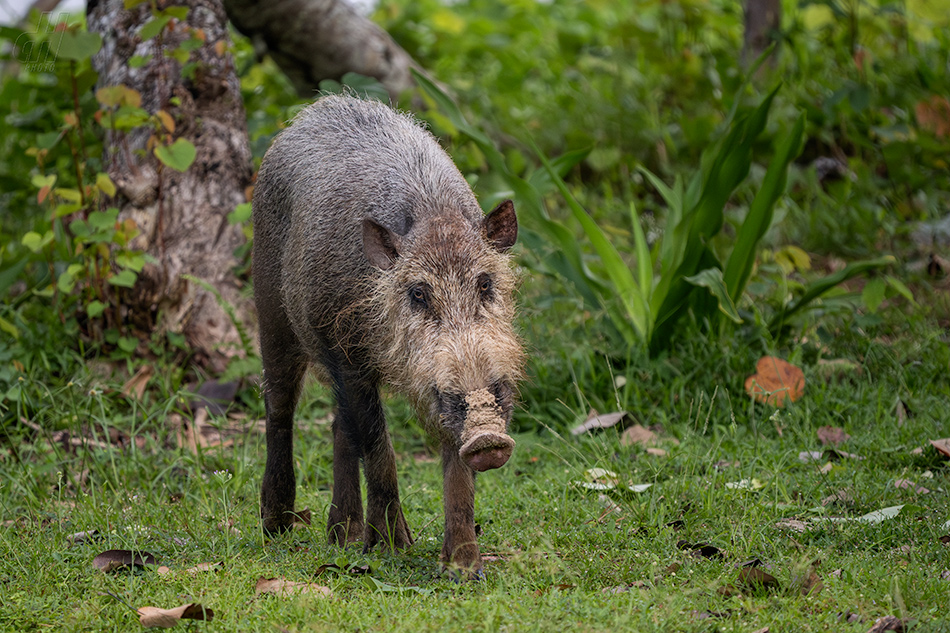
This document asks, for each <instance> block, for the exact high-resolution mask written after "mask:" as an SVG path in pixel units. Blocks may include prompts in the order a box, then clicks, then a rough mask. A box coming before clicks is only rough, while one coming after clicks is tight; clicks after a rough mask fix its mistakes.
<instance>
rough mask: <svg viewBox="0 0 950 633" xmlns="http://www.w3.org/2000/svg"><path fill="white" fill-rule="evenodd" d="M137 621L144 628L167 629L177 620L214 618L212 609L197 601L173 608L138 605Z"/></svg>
mask: <svg viewBox="0 0 950 633" xmlns="http://www.w3.org/2000/svg"><path fill="white" fill-rule="evenodd" d="M136 611H137V612H138V614H139V622H140V623H141V624H142V626H144V627H146V628H163V629H169V628H171V627H173V626H175V625H176V624H178V622H179V620H205V621H206V622H210V621H211V620H212V619H213V618H214V611H212V610H211V609H208V608H206V607H203V606H201V605H200V604H198V603H197V602H191V603H188V604H183V605H181V606H180V607H175V608H174V609H159V608H158V607H139V608H138V609H136Z"/></svg>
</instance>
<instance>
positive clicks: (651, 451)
mask: <svg viewBox="0 0 950 633" xmlns="http://www.w3.org/2000/svg"><path fill="white" fill-rule="evenodd" d="M647 455H653V456H654V457H666V451H664V450H663V449H662V448H652V447H651V448H648V449H647Z"/></svg>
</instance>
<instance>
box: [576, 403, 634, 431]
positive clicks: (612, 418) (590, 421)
mask: <svg viewBox="0 0 950 633" xmlns="http://www.w3.org/2000/svg"><path fill="white" fill-rule="evenodd" d="M627 415H628V414H627V412H626V411H616V412H614V413H604V414H600V413H597V410H596V409H591V410H590V413H588V414H587V419H585V420H584V421H583V422H581V423H580V424H578V425H577V426H575V427H574V428H573V429H571V435H580V434H581V433H589V432H590V431H595V430H597V429H606V428H609V427H611V426H615V425H616V424H617V423H618V422H620V421H621V420H623V419H624V418H625V417H627Z"/></svg>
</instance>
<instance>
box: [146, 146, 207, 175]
mask: <svg viewBox="0 0 950 633" xmlns="http://www.w3.org/2000/svg"><path fill="white" fill-rule="evenodd" d="M196 155H197V150H196V149H195V146H194V145H193V144H192V143H191V142H190V141H188V140H186V139H183V138H179V139H176V140H175V142H174V143H172V144H171V145H159V146H158V147H156V148H155V157H156V158H157V159H158V160H160V161H161V162H162V163H163V164H164V165H166V166H167V167H171V168H172V169H174V170H175V171H180V172H185V171H188V168H189V167H191V164H192V163H193V162H195V156H196Z"/></svg>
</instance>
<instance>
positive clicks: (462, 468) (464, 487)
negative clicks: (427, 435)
mask: <svg viewBox="0 0 950 633" xmlns="http://www.w3.org/2000/svg"><path fill="white" fill-rule="evenodd" d="M442 479H443V481H442V487H443V505H444V506H445V536H444V538H443V541H442V567H443V569H447V570H449V572H450V573H451V574H452V575H453V576H456V575H458V574H460V573H461V575H462V576H469V577H472V578H479V577H481V573H482V557H481V555H480V554H479V553H478V543H477V542H476V539H475V473H474V472H473V471H472V469H471V468H469V467H468V466H467V465H466V464H465V463H464V462H463V461H462V460H461V459H460V458H459V451H458V447H456V446H453V445H452V443H450V442H443V443H442Z"/></svg>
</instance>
